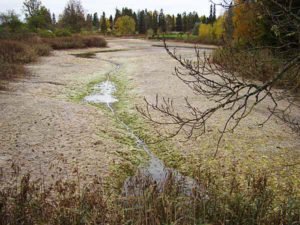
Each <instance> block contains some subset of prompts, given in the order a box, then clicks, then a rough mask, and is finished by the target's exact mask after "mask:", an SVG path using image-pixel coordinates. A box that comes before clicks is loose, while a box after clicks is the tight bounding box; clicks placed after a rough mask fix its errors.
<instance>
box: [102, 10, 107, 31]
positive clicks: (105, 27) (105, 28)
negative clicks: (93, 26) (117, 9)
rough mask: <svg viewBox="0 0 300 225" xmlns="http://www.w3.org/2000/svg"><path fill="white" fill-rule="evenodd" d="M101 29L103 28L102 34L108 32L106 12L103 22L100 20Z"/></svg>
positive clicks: (103, 15)
mask: <svg viewBox="0 0 300 225" xmlns="http://www.w3.org/2000/svg"><path fill="white" fill-rule="evenodd" d="M100 28H101V32H102V33H106V32H107V25H106V17H105V12H103V14H102V17H101V20H100Z"/></svg>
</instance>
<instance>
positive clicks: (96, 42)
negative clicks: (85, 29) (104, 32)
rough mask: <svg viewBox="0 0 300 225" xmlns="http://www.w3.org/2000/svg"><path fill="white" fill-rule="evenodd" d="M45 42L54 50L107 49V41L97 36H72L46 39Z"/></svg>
mask: <svg viewBox="0 0 300 225" xmlns="http://www.w3.org/2000/svg"><path fill="white" fill-rule="evenodd" d="M43 42H44V43H46V44H48V45H50V46H51V47H52V48H53V49H57V50H60V49H75V48H88V47H106V45H107V43H106V41H105V40H104V39H103V38H101V37H95V36H87V37H82V36H72V37H56V38H45V39H43Z"/></svg>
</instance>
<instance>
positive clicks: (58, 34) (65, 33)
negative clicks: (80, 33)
mask: <svg viewBox="0 0 300 225" xmlns="http://www.w3.org/2000/svg"><path fill="white" fill-rule="evenodd" d="M54 34H55V36H56V37H71V36H72V33H71V32H70V31H69V30H67V29H57V30H55V31H54Z"/></svg>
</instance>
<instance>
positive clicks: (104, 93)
mask: <svg viewBox="0 0 300 225" xmlns="http://www.w3.org/2000/svg"><path fill="white" fill-rule="evenodd" d="M93 90H94V91H93V93H92V94H91V95H89V96H86V97H85V98H84V101H86V102H89V103H97V104H98V103H105V104H112V103H114V102H117V101H118V99H116V98H115V97H114V95H113V94H114V93H115V92H116V91H117V89H116V86H115V84H114V83H113V82H111V81H108V80H107V81H104V82H101V83H100V84H97V85H95V86H94V88H93Z"/></svg>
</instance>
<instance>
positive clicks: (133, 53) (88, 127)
mask: <svg viewBox="0 0 300 225" xmlns="http://www.w3.org/2000/svg"><path fill="white" fill-rule="evenodd" d="M108 43H109V47H110V49H126V51H119V52H105V53H98V54H97V57H96V58H94V59H83V58H76V57H75V56H73V55H71V53H78V52H86V51H95V50H99V49H89V50H70V51H54V52H53V54H52V55H51V56H49V57H44V58H42V59H41V60H40V62H39V63H35V64H32V65H30V66H28V68H29V69H30V70H31V71H32V73H33V76H32V77H30V78H29V79H26V80H20V81H18V82H14V83H11V84H10V87H9V88H10V89H11V90H10V91H2V92H1V93H0V112H1V117H0V168H2V169H1V171H2V172H1V173H2V176H3V175H4V176H5V175H6V174H7V171H8V170H9V168H10V166H11V164H12V163H13V162H15V163H17V164H19V165H21V167H22V171H31V173H33V176H37V177H38V176H40V174H41V173H42V174H43V175H44V177H45V179H46V180H49V181H50V180H51V179H52V178H51V176H56V175H59V176H63V177H68V176H71V175H72V174H73V172H74V170H75V168H79V170H80V173H81V174H82V177H85V178H91V177H93V176H94V175H100V176H102V177H105V176H107V175H109V174H110V165H113V164H114V163H118V160H119V158H118V157H117V156H116V154H115V152H116V151H123V150H124V151H125V150H128V146H125V145H123V144H121V143H118V142H117V141H115V139H112V138H107V136H103V135H101V133H103V132H105V133H110V132H111V133H118V132H119V133H118V134H116V135H123V134H124V133H125V131H120V130H116V129H114V128H113V127H111V126H110V122H109V120H111V117H110V116H109V115H108V113H107V112H104V111H101V109H99V108H97V107H95V106H92V105H88V104H86V103H84V102H74V101H71V100H70V97H72V96H76V95H77V94H78V93H81V92H84V91H86V90H87V84H88V83H89V82H91V81H94V80H98V79H104V77H105V74H106V73H107V72H108V71H110V70H112V69H113V65H112V64H110V63H109V62H105V61H102V59H104V60H112V61H114V62H116V63H119V64H121V69H120V71H118V73H117V74H115V75H114V76H115V78H118V76H120V77H122V76H126V77H127V78H128V79H130V80H131V82H130V88H131V91H130V93H131V94H132V96H134V99H135V103H137V104H140V103H142V98H143V96H145V97H147V98H148V99H150V100H151V99H152V100H153V99H154V97H155V94H156V93H158V94H159V95H162V96H167V97H172V98H173V99H174V100H175V105H176V106H177V109H178V110H179V111H180V112H184V111H185V108H184V107H183V102H184V97H185V96H190V100H191V102H193V103H194V104H196V105H197V106H199V107H203V108H207V107H209V105H210V102H209V101H207V100H206V99H205V98H203V97H201V96H195V95H194V94H193V93H192V91H191V90H190V89H188V88H187V87H186V86H185V85H184V84H183V83H182V82H181V81H179V80H178V79H177V78H176V77H175V76H173V75H172V72H173V70H174V66H175V65H176V63H175V62H174V60H172V59H171V58H170V57H169V56H168V55H167V54H166V53H165V50H164V49H163V48H160V47H154V46H152V45H153V44H154V42H150V41H145V40H133V39H111V40H108ZM156 44H157V43H156ZM175 45H183V46H186V45H187V44H175ZM100 50H103V49H100ZM178 51H179V52H180V53H181V54H183V55H186V56H190V55H191V54H192V53H193V50H192V49H188V48H178ZM133 107H134V105H133V104H132V108H133ZM265 108H266V105H262V106H260V109H259V110H256V111H254V113H253V114H252V115H251V116H249V117H248V118H247V119H246V120H245V121H243V123H242V124H241V126H240V127H239V128H238V129H237V132H236V133H234V134H228V135H226V136H225V137H224V141H223V143H222V146H223V147H222V148H223V149H225V148H226V146H228V144H230V145H231V147H232V148H237V149H239V150H251V149H260V150H262V151H266V150H271V151H275V150H276V149H280V148H285V149H290V150H293V151H295V150H299V149H300V140H299V136H296V135H295V134H293V133H292V131H291V130H290V129H289V128H288V127H286V126H285V125H282V124H280V123H279V122H278V121H276V120H275V119H272V120H270V122H269V123H268V124H267V125H266V126H264V127H263V128H260V129H256V128H254V124H255V123H256V122H258V121H260V120H261V119H262V118H263V117H264V113H265ZM227 116H228V115H226V114H218V115H217V117H216V118H215V119H214V120H213V121H212V122H211V124H209V129H210V130H211V132H210V133H209V134H208V135H206V136H203V137H202V138H200V139H199V140H197V141H196V142H193V143H186V144H181V143H180V144H179V143H178V142H177V141H176V140H174V143H175V144H176V147H178V148H180V150H182V151H184V152H186V151H199V150H201V148H206V149H207V148H208V149H209V148H211V149H214V148H215V145H216V141H217V137H218V135H219V134H218V132H217V128H218V127H220V126H222V125H223V124H224V121H225V119H226V118H227ZM122 132H124V133H122ZM124 135H125V134H124ZM112 136H113V135H112ZM53 165H55V166H54V167H53ZM54 168H55V169H54ZM2 178H3V177H2Z"/></svg>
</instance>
